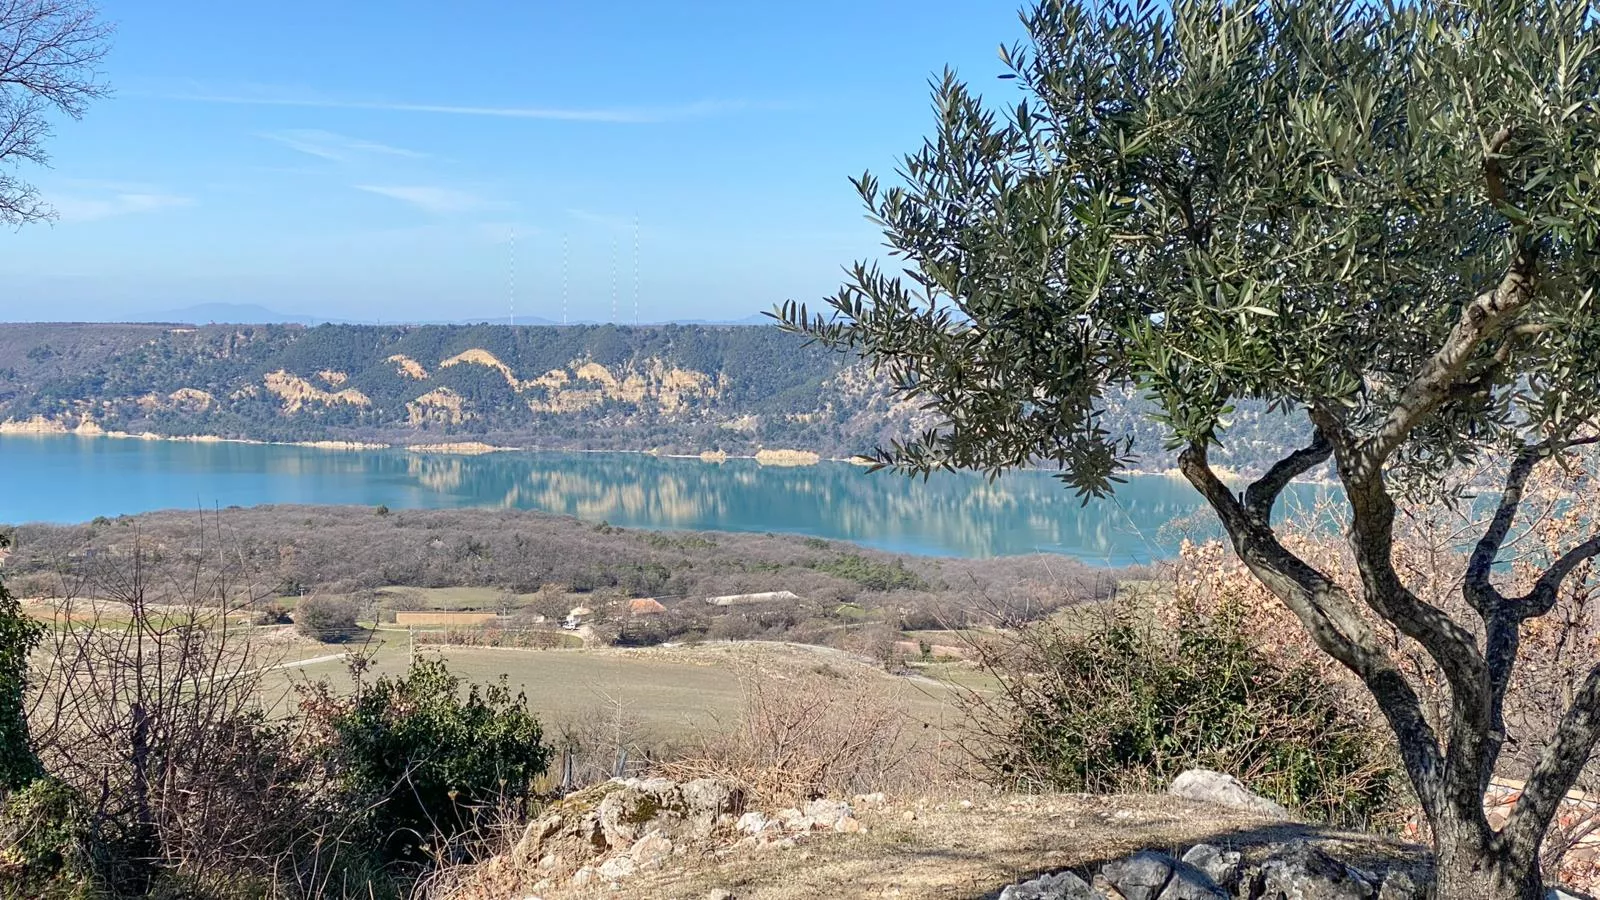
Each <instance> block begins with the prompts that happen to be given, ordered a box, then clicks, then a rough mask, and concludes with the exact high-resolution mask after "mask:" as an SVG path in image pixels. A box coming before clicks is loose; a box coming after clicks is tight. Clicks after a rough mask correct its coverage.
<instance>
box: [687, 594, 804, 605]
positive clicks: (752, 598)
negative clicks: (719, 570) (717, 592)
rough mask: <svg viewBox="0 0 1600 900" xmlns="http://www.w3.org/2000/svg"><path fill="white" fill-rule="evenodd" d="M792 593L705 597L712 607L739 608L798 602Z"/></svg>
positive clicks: (798, 597) (798, 596) (797, 595)
mask: <svg viewBox="0 0 1600 900" xmlns="http://www.w3.org/2000/svg"><path fill="white" fill-rule="evenodd" d="M799 599H800V595H799V594H796V593H794V592H793V591H763V592H761V593H759V594H728V595H727V596H725V597H707V598H706V602H707V603H709V604H711V605H712V606H740V605H743V604H745V603H776V602H779V601H782V600H799Z"/></svg>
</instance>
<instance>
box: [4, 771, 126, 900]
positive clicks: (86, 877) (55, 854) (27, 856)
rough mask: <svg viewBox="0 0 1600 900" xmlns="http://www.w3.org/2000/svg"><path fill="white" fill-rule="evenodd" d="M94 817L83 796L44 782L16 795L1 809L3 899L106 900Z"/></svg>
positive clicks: (53, 782)
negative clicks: (93, 833)
mask: <svg viewBox="0 0 1600 900" xmlns="http://www.w3.org/2000/svg"><path fill="white" fill-rule="evenodd" d="M106 896H107V895H106V893H105V891H104V890H103V889H102V887H101V884H100V880H99V879H98V878H97V877H96V875H95V868H94V857H93V854H92V852H91V843H90V829H89V813H88V809H87V806H86V804H84V802H83V799H82V798H81V797H79V796H78V794H77V792H76V791H74V790H72V789H71V788H70V787H68V786H67V785H65V784H63V783H62V782H60V781H58V780H56V779H54V778H38V779H36V780H34V781H32V782H30V783H29V784H27V785H26V786H24V787H19V788H16V789H14V790H12V791H11V792H10V794H8V795H7V796H6V798H5V804H4V806H3V808H0V898H4V900H100V898H102V897H106Z"/></svg>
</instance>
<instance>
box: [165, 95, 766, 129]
mask: <svg viewBox="0 0 1600 900" xmlns="http://www.w3.org/2000/svg"><path fill="white" fill-rule="evenodd" d="M164 96H165V97H166V99H169V100H183V101H188V102H191V103H226V104H233V105H239V106H294V107H303V108H307V109H362V110H376V111H380V112H408V113H432V114H435V115H447V116H489V117H493V118H501V119H545V120H550V121H558V122H606V123H614V124H628V125H648V124H655V123H661V122H677V121H683V120H685V119H704V118H709V117H711V116H718V115H727V114H730V113H736V112H740V111H743V110H746V109H749V108H750V104H748V103H745V102H743V101H736V100H700V101H696V102H694V103H685V104H679V105H672V106H631V107H630V106H622V107H550V106H474V105H460V104H447V103H402V102H390V101H382V100H341V99H337V98H319V97H287V96H273V95H270V94H261V95H252V94H212V93H179V94H166V95H164Z"/></svg>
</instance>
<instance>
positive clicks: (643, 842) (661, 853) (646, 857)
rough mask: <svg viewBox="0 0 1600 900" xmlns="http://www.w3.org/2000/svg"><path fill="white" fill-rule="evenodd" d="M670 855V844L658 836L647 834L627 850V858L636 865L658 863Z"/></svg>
mask: <svg viewBox="0 0 1600 900" xmlns="http://www.w3.org/2000/svg"><path fill="white" fill-rule="evenodd" d="M671 855H672V842H671V841H669V840H667V839H666V838H664V837H662V836H661V835H659V834H647V835H645V836H644V837H642V838H640V839H639V840H637V841H635V842H634V844H633V846H632V847H629V848H628V856H629V857H630V858H631V859H632V860H633V861H634V862H636V863H641V864H648V863H655V862H660V861H661V860H663V859H666V858H667V857H669V856H671Z"/></svg>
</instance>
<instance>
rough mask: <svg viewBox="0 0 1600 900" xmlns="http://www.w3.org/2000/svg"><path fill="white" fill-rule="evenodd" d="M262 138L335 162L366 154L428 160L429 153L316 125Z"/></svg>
mask: <svg viewBox="0 0 1600 900" xmlns="http://www.w3.org/2000/svg"><path fill="white" fill-rule="evenodd" d="M261 137H263V138H265V139H267V140H269V141H274V142H276V143H279V144H282V145H283V146H285V147H288V148H289V149H290V150H295V151H298V152H300V153H305V154H307V155H310V156H315V157H318V158H320V159H327V160H332V161H334V162H350V161H352V160H354V159H356V158H358V157H366V156H394V157H403V158H405V159H426V158H427V157H428V154H426V153H421V152H418V151H416V150H407V149H405V148H404V147H394V146H391V145H389V144H381V143H379V142H377V141H368V140H363V139H362V138H354V137H350V136H348V135H343V134H338V133H336V132H332V131H322V130H321V129H316V128H291V129H287V130H285V131H269V132H265V133H263V134H261Z"/></svg>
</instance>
